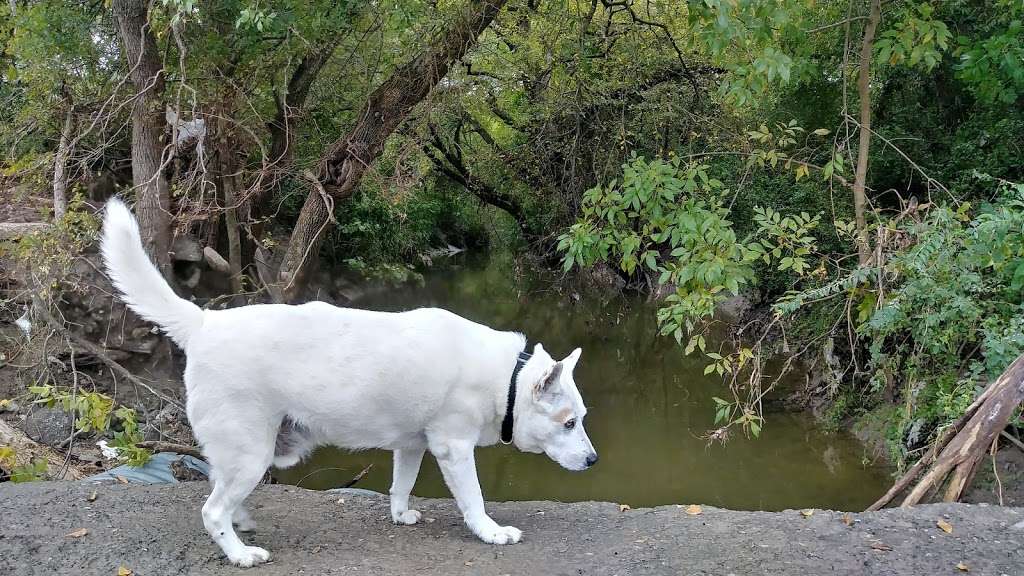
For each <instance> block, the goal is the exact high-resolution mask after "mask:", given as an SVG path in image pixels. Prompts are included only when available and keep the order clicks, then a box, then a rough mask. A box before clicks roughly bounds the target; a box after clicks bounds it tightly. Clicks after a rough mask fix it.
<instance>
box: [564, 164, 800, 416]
mask: <svg viewBox="0 0 1024 576" xmlns="http://www.w3.org/2000/svg"><path fill="white" fill-rule="evenodd" d="M708 168H709V167H708V165H706V164H700V163H697V162H689V163H683V162H682V161H681V160H680V159H679V158H678V157H675V156H673V157H672V158H671V159H669V160H662V159H653V160H647V159H645V158H643V157H640V156H634V157H633V158H632V159H631V160H630V161H629V162H628V163H626V164H624V165H623V167H622V170H623V172H622V182H621V183H619V182H618V181H617V180H613V181H612V182H611V183H609V184H608V185H607V186H597V187H595V188H592V189H591V190H588V191H587V193H586V194H584V196H583V204H582V206H581V218H580V220H579V221H578V222H576V223H575V224H573V225H572V226H571V227H570V228H569V230H568V231H566V232H565V233H563V234H562V235H561V236H559V242H558V249H559V250H560V251H561V252H563V253H564V256H563V267H564V269H565V270H570V269H572V268H573V267H574V266H579V267H588V266H592V265H594V264H595V263H597V262H609V263H614V264H615V265H616V266H617V267H618V268H619V269H621V270H622V271H623V272H625V273H626V274H627V275H630V276H641V277H644V278H649V279H655V278H656V281H657V283H658V284H659V285H669V286H671V287H672V291H671V293H670V294H669V295H668V296H667V297H665V299H664V305H663V306H662V307H661V308H660V309H659V310H658V324H659V327H660V332H661V334H663V335H672V336H673V337H674V338H675V339H676V341H677V342H678V343H680V344H682V343H683V339H684V337H685V338H686V342H687V343H686V347H685V353H686V354H691V353H693V352H694V351H696V350H698V349H699V350H700V352H701V353H702V354H704V356H705V357H706V358H708V359H709V360H710V361H711V362H710V363H709V364H708V365H707V366H706V367H705V370H704V373H705V374H712V373H716V374H718V375H719V376H726V375H728V376H729V377H730V378H733V379H735V378H737V377H738V376H739V375H740V373H741V372H742V371H743V369H744V368H745V367H746V366H747V365H748V364H749V363H751V362H752V361H754V360H755V352H754V351H753V350H752V349H751V348H747V347H740V348H738V349H737V350H735V351H733V352H731V353H720V352H718V351H713V350H709V349H708V347H707V339H706V338H705V333H706V331H707V329H708V327H709V322H710V321H711V318H712V315H713V314H714V312H715V308H716V306H717V305H718V304H719V303H721V302H722V301H724V300H725V299H726V298H727V297H728V296H729V295H730V294H732V295H736V294H738V293H739V291H740V288H741V287H742V286H745V285H748V284H750V283H751V282H753V281H754V279H755V270H754V264H755V262H757V261H762V262H764V263H765V264H769V265H775V266H777V268H778V270H779V271H786V272H789V273H792V274H795V275H796V276H798V277H800V276H803V275H805V274H806V273H807V272H808V270H809V268H810V265H809V256H810V255H811V253H812V251H813V250H814V249H815V248H816V240H815V238H814V236H812V235H811V234H812V233H813V231H814V229H815V228H816V227H817V226H818V223H819V222H820V215H816V216H813V217H812V216H810V215H809V214H806V213H802V214H798V215H793V216H783V215H782V214H780V213H779V212H777V211H775V210H773V209H771V208H761V207H757V208H755V213H756V215H755V218H754V220H755V222H756V224H757V229H756V231H755V232H754V233H753V234H751V235H750V236H748V237H747V238H745V239H743V240H739V239H738V238H737V237H736V233H735V231H734V229H733V225H732V222H731V221H730V220H729V216H730V210H729V208H728V207H727V206H726V204H725V198H726V194H727V191H726V190H725V189H724V188H723V186H724V185H723V183H722V182H721V181H720V180H718V179H717V178H714V177H713V176H712V175H711V174H709V172H708ZM722 406H723V405H722V404H719V408H718V409H717V412H716V416H718V418H717V420H722V419H728V422H729V424H730V425H732V424H736V425H739V426H741V427H742V428H743V429H744V430H746V431H748V432H749V433H750V434H752V435H754V436H756V435H758V434H759V433H760V431H761V416H760V414H759V413H758V412H757V411H756V410H755V409H753V408H752V407H750V406H748V405H745V404H744V403H743V402H741V401H740V400H736V401H735V402H733V403H728V409H726V408H723V407H722Z"/></svg>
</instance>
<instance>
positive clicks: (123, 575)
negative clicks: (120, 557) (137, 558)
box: [117, 566, 132, 576]
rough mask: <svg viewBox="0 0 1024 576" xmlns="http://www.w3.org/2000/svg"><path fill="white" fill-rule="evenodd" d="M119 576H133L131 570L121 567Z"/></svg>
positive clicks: (118, 570) (118, 572)
mask: <svg viewBox="0 0 1024 576" xmlns="http://www.w3.org/2000/svg"><path fill="white" fill-rule="evenodd" d="M117 576H132V571H131V568H125V567H124V566H121V567H120V568H118V569H117Z"/></svg>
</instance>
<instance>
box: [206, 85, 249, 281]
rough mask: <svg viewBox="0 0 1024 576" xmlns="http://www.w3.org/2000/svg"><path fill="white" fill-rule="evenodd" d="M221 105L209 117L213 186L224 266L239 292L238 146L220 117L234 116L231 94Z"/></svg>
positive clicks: (240, 257)
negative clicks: (224, 243) (223, 236)
mask: <svg viewBox="0 0 1024 576" xmlns="http://www.w3.org/2000/svg"><path fill="white" fill-rule="evenodd" d="M222 101H223V105H222V107H221V110H220V114H219V117H218V118H215V119H212V120H213V122H211V124H212V127H213V131H212V134H211V136H213V142H214V143H215V145H214V146H215V148H214V149H215V150H216V164H214V166H215V168H214V170H215V172H216V182H217V187H218V189H219V190H220V192H221V199H222V201H223V206H224V225H225V228H226V230H227V236H228V269H229V275H230V277H231V291H232V292H234V293H235V294H239V293H241V292H242V288H243V286H242V241H241V236H240V234H239V228H238V210H239V206H238V193H237V191H238V189H239V186H238V179H239V177H238V161H237V157H236V156H235V153H236V151H237V150H238V147H237V146H236V141H235V137H234V133H233V132H232V130H231V127H230V124H229V122H227V121H224V120H221V119H223V118H233V117H234V109H233V108H234V107H233V106H232V104H231V102H232V101H233V99H232V97H231V94H227V95H225V96H224V98H223V99H222Z"/></svg>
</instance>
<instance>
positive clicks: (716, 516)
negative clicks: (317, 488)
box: [0, 482, 1024, 576]
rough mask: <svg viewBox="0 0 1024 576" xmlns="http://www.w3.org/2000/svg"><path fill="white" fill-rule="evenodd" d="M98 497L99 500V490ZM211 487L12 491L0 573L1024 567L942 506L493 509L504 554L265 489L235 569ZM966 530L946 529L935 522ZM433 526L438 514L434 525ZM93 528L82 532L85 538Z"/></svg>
mask: <svg viewBox="0 0 1024 576" xmlns="http://www.w3.org/2000/svg"><path fill="white" fill-rule="evenodd" d="M94 490H96V491H97V495H96V499H95V501H93V502H90V501H89V496H90V495H91V494H92V492H93V491H94ZM206 493H207V485H206V484H205V483H198V482H191V483H186V484H179V485H162V486H138V485H115V486H109V485H108V486H99V487H94V486H93V485H91V484H89V483H85V482H79V483H32V484H21V485H12V484H6V485H4V486H2V487H0V574H19V575H25V574H47V575H51V574H103V575H111V574H116V573H117V570H118V568H119V567H120V566H125V567H127V568H130V569H131V570H132V571H133V572H134V574H141V575H147V576H148V575H159V576H165V575H171V574H242V573H245V574H251V575H253V576H256V575H267V574H271V575H285V574H287V575H295V574H387V575H398V574H446V575H451V574H489V575H494V576H497V575H500V574H510V575H548V574H558V575H562V574H564V575H576V576H579V575H595V574H607V575H613V574H621V575H626V574H630V575H643V574H672V575H678V574H714V575H719V576H725V575H727V574H736V575H751V574H780V575H782V574H785V575H801V574H808V575H817V574H850V575H854V574H858V575H859V574H880V575H882V574H884V575H920V574H958V573H962V572H960V571H959V570H958V569H957V564H958V563H961V562H962V563H963V564H964V566H966V567H967V568H969V569H970V574H976V575H993V576H999V575H1000V574H1006V575H1019V574H1024V509H1018V508H999V507H995V506H970V505H962V504H961V505H930V506H921V507H918V508H914V509H912V510H885V511H882V512H875V513H871V514H853V515H852V519H853V522H852V523H851V525H847V524H846V523H844V522H843V515H842V514H841V513H837V512H825V511H816V512H814V513H813V515H811V516H809V517H805V516H804V515H802V514H801V513H800V512H795V511H790V512H778V513H769V512H733V511H728V510H721V509H716V508H708V507H705V508H703V513H702V514H700V515H696V516H694V515H688V514H687V513H686V512H685V511H684V509H682V508H680V507H677V506H665V507H660V508H655V509H643V510H639V509H638V510H628V511H625V512H620V510H619V507H618V506H617V505H615V504H608V503H580V504H559V503H552V502H520V503H505V504H491V505H490V511H491V513H492V514H493V516H494V517H495V518H496V519H497V520H498V521H499V522H503V523H511V524H514V525H516V526H518V527H519V528H521V529H522V530H523V531H524V541H523V543H521V544H518V545H515V546H508V547H499V546H489V545H486V544H482V543H480V542H479V541H477V540H475V539H474V538H473V537H472V536H471V535H470V534H469V533H468V532H467V531H466V529H465V528H464V527H463V526H462V523H461V522H460V520H459V517H458V514H457V513H456V511H455V507H454V505H453V504H452V502H451V501H448V500H417V501H416V506H417V507H418V508H419V509H420V510H421V511H423V513H424V517H425V518H427V519H428V521H426V522H424V523H421V524H420V525H418V526H414V527H397V526H394V525H392V524H391V523H390V522H389V512H388V504H387V499H386V497H384V496H359V495H337V494H330V493H325V492H312V491H308V490H303V489H299V488H294V487H289V486H281V485H271V486H261V487H260V488H258V489H257V491H256V492H255V493H254V495H253V497H252V498H251V503H252V508H253V512H254V517H255V518H256V521H257V522H258V523H259V528H258V529H257V531H256V532H255V533H253V534H250V535H245V536H243V539H244V540H246V541H247V542H250V543H254V544H257V545H260V546H264V547H266V548H268V549H269V550H270V551H271V554H272V555H273V562H272V563H270V564H267V565H264V566H260V567H256V568H252V569H249V570H247V571H243V570H241V569H236V568H233V567H231V566H227V565H226V564H225V563H224V561H223V559H222V558H221V554H220V551H219V550H217V548H216V547H215V546H214V544H213V543H212V542H211V541H210V539H209V538H208V537H207V536H206V534H205V533H204V532H203V529H202V524H201V521H200V517H199V509H200V506H201V504H202V501H203V499H204V497H205V496H206ZM939 519H944V520H945V521H946V522H948V523H949V525H950V526H952V533H949V534H947V533H946V532H944V531H943V530H941V529H940V528H939V527H937V525H936V523H937V521H938V520H939ZM431 520H432V521H431ZM82 528H84V529H86V530H88V533H87V534H86V535H84V536H81V537H78V538H75V537H72V536H67V535H68V534H71V533H73V532H75V531H76V530H79V529H82Z"/></svg>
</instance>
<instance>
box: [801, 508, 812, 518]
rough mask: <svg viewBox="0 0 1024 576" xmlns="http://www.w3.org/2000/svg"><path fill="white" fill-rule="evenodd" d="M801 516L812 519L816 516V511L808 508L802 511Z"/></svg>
mask: <svg viewBox="0 0 1024 576" xmlns="http://www.w3.org/2000/svg"><path fill="white" fill-rule="evenodd" d="M800 515H801V516H803V517H804V518H810V517H811V516H814V509H812V508H808V509H806V510H801V511H800Z"/></svg>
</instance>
